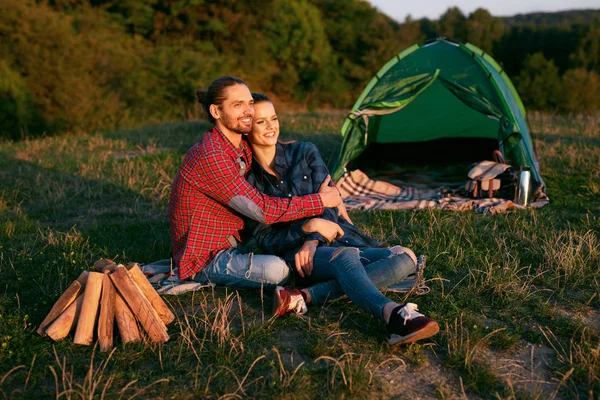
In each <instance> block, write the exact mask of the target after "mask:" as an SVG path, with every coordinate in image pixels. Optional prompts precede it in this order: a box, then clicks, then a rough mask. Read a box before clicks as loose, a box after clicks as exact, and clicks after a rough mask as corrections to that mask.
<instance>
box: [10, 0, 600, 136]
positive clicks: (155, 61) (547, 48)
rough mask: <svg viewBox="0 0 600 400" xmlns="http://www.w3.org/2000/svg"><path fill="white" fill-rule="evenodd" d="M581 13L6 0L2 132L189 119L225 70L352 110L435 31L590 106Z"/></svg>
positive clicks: (545, 94)
mask: <svg viewBox="0 0 600 400" xmlns="http://www.w3.org/2000/svg"><path fill="white" fill-rule="evenodd" d="M592 14H594V13H592ZM585 15H586V17H587V20H586V19H582V18H576V19H573V18H570V19H565V22H562V23H561V22H560V21H561V20H560V18H558V17H555V18H554V19H552V20H551V22H550V23H546V22H543V23H541V24H540V23H537V24H536V23H531V22H522V21H521V22H519V20H518V19H514V20H506V19H501V18H496V17H494V16H492V15H491V14H490V13H489V12H488V11H487V10H485V9H478V10H476V11H474V12H472V13H470V14H469V15H464V14H463V13H462V12H461V11H460V10H459V9H457V8H450V9H448V10H447V11H446V13H444V14H443V15H442V16H441V18H440V19H439V20H436V21H432V20H428V19H421V20H414V19H412V18H410V17H407V18H406V19H405V20H404V21H403V22H397V21H394V20H393V19H391V18H389V17H387V16H386V15H384V14H382V13H380V12H378V10H377V9H376V8H374V7H373V6H371V5H370V4H369V3H368V2H365V1H361V0H260V1H259V0H246V1H241V0H122V1H118V2H115V1H113V0H45V1H42V0H39V1H35V0H3V1H2V2H0V137H5V138H6V137H8V138H13V139H15V138H20V137H23V136H35V135H39V134H41V133H43V132H46V133H52V132H60V131H65V130H75V131H76V130H95V129H114V128H117V127H124V126H129V125H133V124H138V123H140V122H159V121H165V120H173V119H181V118H189V117H193V116H195V115H196V114H197V112H198V108H197V107H196V106H195V105H194V98H193V93H194V91H195V89H197V88H200V87H205V86H206V85H207V84H208V83H210V82H211V81H212V80H213V79H214V78H216V77H217V76H220V75H222V74H232V75H237V76H240V77H242V78H243V79H244V80H246V81H247V82H248V83H249V85H250V86H251V88H253V89H254V90H260V91H264V92H267V93H269V94H270V95H271V96H272V97H273V98H274V99H275V100H277V101H278V102H282V103H290V104H295V105H296V106H302V107H310V108H312V107H319V106H330V107H337V108H350V107H351V106H352V104H353V102H354V100H355V99H356V97H357V96H358V95H359V94H360V92H361V91H362V89H363V88H364V86H365V85H366V84H367V83H368V81H369V80H370V79H371V78H372V76H373V75H374V74H375V72H377V71H378V70H379V68H380V67H381V66H382V65H383V64H384V63H385V62H386V61H387V60H388V59H390V58H391V57H393V56H394V55H396V54H398V53H399V52H400V51H402V50H403V49H405V48H406V47H408V46H410V45H412V44H415V43H418V42H420V41H423V40H425V39H427V38H434V37H438V36H447V37H452V38H456V39H460V40H466V41H468V42H471V43H473V44H474V45H476V46H478V47H480V48H481V49H483V50H484V51H486V52H488V53H490V54H491V55H492V56H493V57H494V58H495V59H496V60H497V61H498V62H499V63H500V64H501V65H502V66H503V68H504V69H505V71H506V72H507V73H508V74H509V76H510V77H511V78H512V79H513V82H514V83H515V85H516V87H517V90H518V91H519V93H520V94H521V96H522V98H523V100H524V102H525V104H526V106H528V107H529V108H532V109H540V110H549V111H555V112H567V113H569V112H591V111H594V110H597V109H598V108H600V100H599V99H600V78H599V74H600V12H598V13H596V15H595V16H594V17H593V18H589V15H590V14H589V13H586V14H585ZM557 21H559V22H557Z"/></svg>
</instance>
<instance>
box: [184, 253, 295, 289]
mask: <svg viewBox="0 0 600 400" xmlns="http://www.w3.org/2000/svg"><path fill="white" fill-rule="evenodd" d="M289 275H290V269H289V267H288V266H287V264H286V263H285V261H284V260H283V259H281V258H279V257H277V256H271V255H263V254H253V253H248V254H243V253H240V252H239V251H238V249H237V248H234V247H232V248H229V249H225V250H222V251H220V252H219V253H218V254H217V255H216V256H215V258H213V259H212V261H211V262H210V263H209V264H208V265H207V266H206V268H204V269H203V270H202V271H200V272H199V273H197V274H196V276H195V277H194V280H195V281H197V282H200V283H214V284H215V285H220V286H228V287H234V288H261V287H262V288H274V287H275V286H277V285H284V284H285V283H286V282H287V281H288V279H289Z"/></svg>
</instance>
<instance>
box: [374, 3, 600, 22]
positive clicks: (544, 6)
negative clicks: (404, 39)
mask: <svg viewBox="0 0 600 400" xmlns="http://www.w3.org/2000/svg"><path fill="white" fill-rule="evenodd" d="M368 1H369V3H371V4H372V5H374V6H375V7H377V8H378V9H379V11H382V12H384V13H385V14H387V15H389V16H390V17H392V18H394V19H395V20H397V21H400V22H402V21H404V19H405V18H406V16H407V15H408V14H410V15H411V17H412V18H415V19H419V18H423V17H427V18H429V19H438V18H439V17H440V15H442V14H443V13H444V12H445V11H446V10H447V9H448V8H449V7H458V8H460V10H461V11H462V12H463V13H464V14H469V13H471V12H473V11H475V9H477V8H479V7H481V8H485V9H486V10H488V11H489V12H490V13H491V14H492V15H494V16H511V15H515V14H523V13H529V12H553V11H564V10H573V9H585V8H593V9H599V8H600V3H599V2H598V0H570V1H568V2H567V1H565V0H529V1H523V0H461V1H456V0H455V1H451V0H429V1H421V2H419V1H414V2H412V1H409V2H406V1H398V0H368Z"/></svg>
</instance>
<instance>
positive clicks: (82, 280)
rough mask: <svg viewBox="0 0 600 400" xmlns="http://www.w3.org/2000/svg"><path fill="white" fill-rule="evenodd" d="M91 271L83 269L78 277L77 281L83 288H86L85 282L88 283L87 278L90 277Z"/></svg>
mask: <svg viewBox="0 0 600 400" xmlns="http://www.w3.org/2000/svg"><path fill="white" fill-rule="evenodd" d="M89 273H90V271H83V272H82V273H81V275H79V277H78V278H77V282H79V283H80V284H81V287H82V288H84V287H85V284H86V283H87V278H88V274H89Z"/></svg>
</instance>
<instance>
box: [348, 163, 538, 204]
mask: <svg viewBox="0 0 600 400" xmlns="http://www.w3.org/2000/svg"><path fill="white" fill-rule="evenodd" d="M337 187H338V188H339V190H340V192H341V194H342V198H343V199H344V204H346V207H347V208H348V209H350V210H363V211H371V210H413V209H417V210H420V209H425V208H437V209H440V210H452V211H464V210H473V211H475V212H480V213H484V214H497V213H502V212H506V211H508V210H513V209H524V208H525V207H523V206H521V205H519V204H516V203H514V202H513V201H511V200H506V199H497V198H486V199H471V198H468V197H462V196H456V195H454V194H453V193H452V192H451V191H447V190H444V189H441V188H438V189H432V188H416V187H410V186H406V187H399V186H395V185H392V184H390V183H388V182H384V181H376V180H373V179H371V178H369V177H368V176H367V175H366V174H365V173H364V172H362V171H360V170H354V171H352V172H346V173H345V174H344V176H342V177H341V178H340V180H339V181H338V182H337ZM547 203H548V200H547V199H542V200H539V201H536V202H534V203H530V204H529V206H528V207H533V208H539V207H543V206H544V205H546V204H547Z"/></svg>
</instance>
